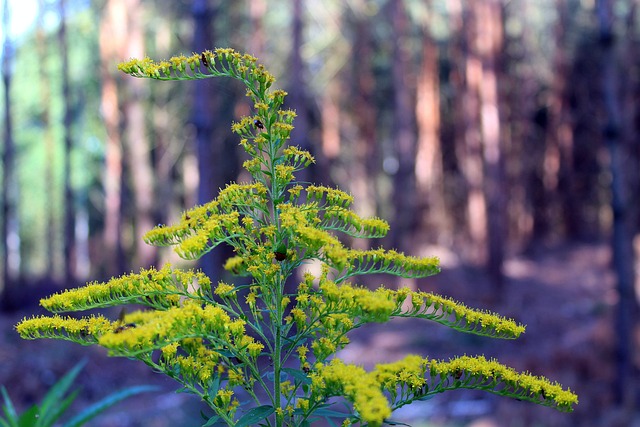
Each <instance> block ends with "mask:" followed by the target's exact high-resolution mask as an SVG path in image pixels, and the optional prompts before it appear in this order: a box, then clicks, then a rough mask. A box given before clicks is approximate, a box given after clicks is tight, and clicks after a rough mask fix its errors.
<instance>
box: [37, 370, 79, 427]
mask: <svg viewBox="0 0 640 427" xmlns="http://www.w3.org/2000/svg"><path fill="white" fill-rule="evenodd" d="M85 364H86V361H85V360H83V361H81V362H80V363H78V364H76V366H74V367H73V368H71V370H70V371H69V372H67V373H66V374H65V375H64V376H63V377H62V378H61V379H60V380H59V381H58V382H57V383H55V384H54V385H53V387H51V389H50V390H49V391H48V392H47V394H46V395H45V396H44V399H42V403H41V404H40V418H39V419H38V422H37V424H36V425H37V426H38V427H40V426H42V427H45V426H49V425H52V424H53V423H54V422H55V420H57V419H58V417H60V415H61V414H62V412H61V411H60V401H61V400H62V398H63V397H64V395H65V394H66V393H67V391H68V390H69V387H71V385H72V384H73V382H74V381H75V379H76V377H77V376H78V374H79V373H80V370H81V369H82V368H83V367H84V365H85ZM74 398H75V395H74ZM72 400H73V399H72ZM68 403H69V404H70V403H71V402H68ZM67 406H68V405H67Z"/></svg>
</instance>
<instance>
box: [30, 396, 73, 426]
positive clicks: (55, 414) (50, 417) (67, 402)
mask: <svg viewBox="0 0 640 427" xmlns="http://www.w3.org/2000/svg"><path fill="white" fill-rule="evenodd" d="M78 393H80V390H74V391H73V392H72V393H71V394H70V395H68V396H67V397H65V398H64V400H63V401H62V402H60V404H59V405H58V406H57V407H54V408H51V411H49V412H48V413H47V414H45V415H46V417H43V416H42V413H41V414H40V415H39V417H40V418H39V419H38V422H37V423H36V424H34V426H35V427H50V426H52V425H53V424H54V423H55V421H56V420H57V419H58V418H60V417H61V416H62V414H64V413H65V412H66V411H67V409H69V406H71V404H72V403H73V401H74V400H76V397H78ZM27 425H28V426H31V424H27Z"/></svg>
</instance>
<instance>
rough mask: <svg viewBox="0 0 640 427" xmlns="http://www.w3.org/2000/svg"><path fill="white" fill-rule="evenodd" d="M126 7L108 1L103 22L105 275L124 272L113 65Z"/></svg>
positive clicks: (118, 0)
mask: <svg viewBox="0 0 640 427" xmlns="http://www.w3.org/2000/svg"><path fill="white" fill-rule="evenodd" d="M125 22H126V6H125V3H124V1H123V0H106V3H105V6H104V15H103V16H102V19H101V21H100V60H101V61H100V62H101V77H102V93H101V101H100V110H101V112H102V117H103V120H104V124H105V129H106V133H107V135H106V147H105V169H104V176H103V186H104V193H105V196H104V197H105V199H104V205H105V206H104V231H103V237H102V242H103V245H104V251H103V253H102V256H103V260H102V267H103V268H102V274H101V275H102V276H103V277H109V276H111V275H114V274H116V273H117V272H119V271H123V270H124V269H125V265H124V264H125V258H124V252H123V249H122V213H121V206H122V166H123V165H122V141H121V139H120V138H121V134H120V121H121V115H120V100H119V95H118V83H117V78H116V74H115V73H116V71H114V67H113V64H115V63H116V62H117V58H118V57H121V55H120V53H121V52H122V49H123V46H124V45H125V43H126V40H127V35H126V26H125V25H124V23H125Z"/></svg>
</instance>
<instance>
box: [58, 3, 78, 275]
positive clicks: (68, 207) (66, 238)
mask: <svg viewBox="0 0 640 427" xmlns="http://www.w3.org/2000/svg"><path fill="white" fill-rule="evenodd" d="M58 14H59V17H60V27H59V29H58V43H59V45H60V56H61V58H62V70H61V72H60V73H61V76H62V103H63V119H62V121H63V125H62V128H63V135H64V136H63V140H64V151H63V153H64V157H63V184H62V185H63V188H64V203H63V206H64V232H63V238H62V240H63V254H64V280H65V283H66V284H67V285H72V284H73V283H74V282H75V280H76V260H75V255H76V254H75V204H74V195H73V188H72V186H71V185H72V184H71V152H72V150H73V139H72V136H71V132H72V124H71V89H70V86H69V50H68V45H67V24H66V1H65V0H59V3H58Z"/></svg>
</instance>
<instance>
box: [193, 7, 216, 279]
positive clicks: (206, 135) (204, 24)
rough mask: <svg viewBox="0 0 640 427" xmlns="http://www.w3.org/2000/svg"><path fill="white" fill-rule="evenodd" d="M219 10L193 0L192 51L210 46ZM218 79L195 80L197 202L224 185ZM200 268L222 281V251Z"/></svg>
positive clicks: (205, 200) (202, 202)
mask: <svg viewBox="0 0 640 427" xmlns="http://www.w3.org/2000/svg"><path fill="white" fill-rule="evenodd" d="M216 10H217V9H212V7H211V5H210V4H209V1H208V0H194V2H193V5H192V9H191V13H192V16H193V21H194V24H195V25H194V29H193V41H192V46H193V51H194V52H202V51H203V50H206V49H211V46H212V39H213V35H212V28H211V25H212V23H213V22H214V20H215V19H216ZM214 87H215V82H213V81H212V80H211V79H206V80H197V81H195V82H193V91H194V95H193V98H192V99H193V103H192V111H191V122H192V123H193V125H194V126H195V139H196V141H195V142H196V152H197V162H198V172H199V178H198V179H199V184H198V203H199V204H204V203H207V202H209V201H210V200H211V199H213V197H215V193H216V190H217V189H218V187H219V186H221V185H222V184H221V181H222V176H221V173H220V171H219V170H220V167H218V164H219V163H220V159H221V157H219V156H217V155H216V154H217V150H219V148H216V147H219V146H220V145H221V144H222V141H216V142H214V141H212V139H213V138H212V136H213V129H214V127H215V123H214V118H215V117H216V116H217V111H218V110H219V109H218V107H217V103H216V102H215V101H214V100H215V99H217V98H216V96H215V95H214V90H213V89H214ZM199 264H200V268H202V270H203V271H204V272H205V273H206V274H207V275H208V276H209V277H210V278H211V280H213V281H214V282H215V281H216V280H219V278H220V275H221V264H222V255H221V253H220V250H219V249H217V250H214V251H212V252H210V253H208V254H207V255H205V256H204V257H203V258H201V259H200V260H199Z"/></svg>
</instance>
